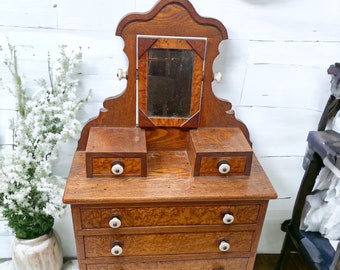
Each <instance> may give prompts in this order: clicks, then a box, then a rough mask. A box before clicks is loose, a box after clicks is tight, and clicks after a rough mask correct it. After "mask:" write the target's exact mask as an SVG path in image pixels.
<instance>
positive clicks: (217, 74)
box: [214, 72, 222, 83]
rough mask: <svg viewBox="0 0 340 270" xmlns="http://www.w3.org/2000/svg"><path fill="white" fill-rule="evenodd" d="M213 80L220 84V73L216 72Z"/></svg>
mask: <svg viewBox="0 0 340 270" xmlns="http://www.w3.org/2000/svg"><path fill="white" fill-rule="evenodd" d="M214 80H215V81H216V82H217V83H220V82H221V81H222V73H221V72H216V73H215V74H214Z"/></svg>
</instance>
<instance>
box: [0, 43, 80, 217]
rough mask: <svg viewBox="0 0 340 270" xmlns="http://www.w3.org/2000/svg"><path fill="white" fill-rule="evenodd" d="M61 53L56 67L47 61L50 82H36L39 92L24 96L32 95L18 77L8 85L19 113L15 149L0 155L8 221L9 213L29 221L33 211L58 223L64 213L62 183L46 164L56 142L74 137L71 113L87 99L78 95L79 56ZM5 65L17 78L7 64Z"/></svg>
mask: <svg viewBox="0 0 340 270" xmlns="http://www.w3.org/2000/svg"><path fill="white" fill-rule="evenodd" d="M10 49H12V53H13V52H14V54H12V57H16V55H15V50H14V51H13V47H11V46H10ZM65 49H66V47H64V46H63V47H61V57H60V58H59V59H58V61H57V62H56V63H54V64H52V63H51V60H50V59H49V75H50V82H49V83H47V82H46V81H45V80H43V79H41V80H37V83H38V86H39V89H38V90H37V91H35V93H34V94H33V95H31V96H27V93H30V92H33V91H30V90H27V91H26V89H24V86H23V85H22V84H21V81H20V80H17V79H16V78H17V77H15V79H16V80H15V83H16V84H15V85H13V87H11V89H12V90H11V92H12V93H13V94H14V95H15V96H16V97H17V99H18V111H19V112H20V113H19V117H18V120H17V122H16V123H14V126H13V128H14V131H15V137H14V145H15V146H16V147H15V149H14V151H9V150H5V149H4V150H3V151H1V155H0V165H1V166H0V213H1V214H2V215H3V216H5V217H6V218H8V219H9V220H10V219H11V218H12V215H13V214H15V215H23V216H24V215H29V216H30V217H34V216H35V214H37V213H38V214H42V213H43V214H44V215H47V216H52V217H53V218H54V219H58V218H60V217H61V216H62V214H63V212H64V208H65V206H64V204H63V203H62V194H63V186H62V184H63V183H64V181H63V179H61V178H60V177H58V176H56V175H54V174H53V173H52V163H51V161H52V160H53V159H55V158H57V157H58V151H57V148H58V147H57V145H58V144H60V143H61V142H66V141H68V140H69V139H74V138H77V136H78V133H79V132H80V130H81V123H80V122H79V121H78V120H77V119H76V111H77V110H78V109H79V108H80V106H81V105H82V104H83V103H84V102H85V101H86V99H81V98H79V97H78V96H77V85H78V84H79V81H78V79H76V77H77V73H79V69H78V67H79V64H80V62H81V55H80V53H75V52H71V53H72V55H71V56H67V55H66V51H65ZM10 60H12V61H13V59H10ZM15 60H16V58H15ZM7 63H9V64H8V67H9V69H10V70H11V73H12V74H13V73H14V74H16V75H17V76H18V77H19V74H18V73H17V72H18V71H17V70H16V69H15V67H14V66H13V65H11V62H10V61H7ZM19 78H21V77H19ZM19 96H21V97H24V98H23V99H20V98H19ZM19 108H21V109H19Z"/></svg>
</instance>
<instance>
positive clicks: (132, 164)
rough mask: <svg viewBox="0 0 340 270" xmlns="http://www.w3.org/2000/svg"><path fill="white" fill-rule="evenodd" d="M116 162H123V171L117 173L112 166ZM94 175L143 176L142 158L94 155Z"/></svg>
mask: <svg viewBox="0 0 340 270" xmlns="http://www.w3.org/2000/svg"><path fill="white" fill-rule="evenodd" d="M114 162H119V163H121V164H122V167H123V169H124V170H123V173H122V174H119V175H115V174H114V173H112V171H111V168H112V164H113V163H114ZM92 166H93V175H94V176H100V177H115V176H128V175H129V176H141V174H142V160H141V158H121V157H119V158H118V157H117V158H115V157H94V158H93V159H92Z"/></svg>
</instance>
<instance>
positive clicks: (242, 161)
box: [199, 156, 249, 176]
mask: <svg viewBox="0 0 340 270" xmlns="http://www.w3.org/2000/svg"><path fill="white" fill-rule="evenodd" d="M248 162H249V161H248V159H247V157H244V156H243V157H242V156H240V157H202V158H201V165H200V166H199V168H200V171H199V175H202V176H203V175H206V176H208V175H223V174H226V175H243V174H247V173H248V172H247V170H249V168H247V165H248V164H247V163H248ZM224 164H227V166H226V167H223V166H224ZM223 170H225V171H223ZM226 170H228V171H226Z"/></svg>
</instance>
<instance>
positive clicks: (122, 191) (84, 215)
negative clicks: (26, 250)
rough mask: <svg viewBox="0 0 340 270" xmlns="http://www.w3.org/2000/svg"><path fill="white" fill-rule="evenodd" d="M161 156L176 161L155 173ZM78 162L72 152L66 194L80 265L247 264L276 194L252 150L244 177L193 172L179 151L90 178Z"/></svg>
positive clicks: (244, 266)
mask: <svg viewBox="0 0 340 270" xmlns="http://www.w3.org/2000/svg"><path fill="white" fill-rule="evenodd" d="M164 159H167V160H168V159H171V164H173V166H177V167H178V168H181V169H180V170H177V171H176V172H174V171H171V170H170V171H167V172H164V173H163V174H162V176H161V177H160V176H159V170H158V169H159V167H161V166H163V165H162V160H164ZM84 162H85V153H84V152H77V153H76V155H75V158H74V161H73V166H72V169H71V172H70V177H69V180H68V182H67V187H66V189H65V195H64V201H65V202H66V203H71V207H72V215H73V223H74V232H75V238H76V244H77V252H78V261H79V266H80V269H81V270H85V269H86V270H90V269H91V270H93V269H96V270H97V269H98V270H99V269H101V270H104V269H105V270H108V269H110V270H113V269H115V270H116V269H124V270H130V269H131V270H132V269H134V270H137V269H138V270H139V269H164V270H166V269H169V270H170V269H176V270H177V269H202V270H203V269H204V270H207V269H211V270H215V269H219V270H221V269H228V270H229V269H235V270H236V269H237V270H241V269H248V270H250V269H252V268H253V264H254V260H255V255H256V249H257V245H258V241H259V237H260V233H261V229H262V225H263V220H264V216H265V212H266V208H267V204H268V200H269V199H271V198H274V197H275V196H276V194H275V192H274V190H273V189H272V187H271V185H270V183H269V182H268V179H267V178H266V176H265V175H264V173H263V171H262V169H261V167H260V166H259V164H258V162H257V160H256V158H254V160H253V166H252V174H251V176H250V177H249V176H238V177H235V176H233V177H217V176H216V177H215V176H210V177H193V176H192V174H191V168H190V165H189V161H188V157H187V154H186V152H185V151H183V152H181V151H174V152H168V153H166V152H153V153H149V155H148V163H149V165H150V166H149V168H150V169H149V172H148V177H147V178H145V177H144V178H143V177H139V178H138V177H130V178H128V177H125V178H120V179H118V180H116V179H117V178H116V179H114V180H113V179H112V178H101V179H96V178H91V179H90V180H89V179H87V178H86V172H85V170H84ZM154 162H155V164H153V163H154ZM80 190H81V192H80ZM75 202H76V203H75Z"/></svg>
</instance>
